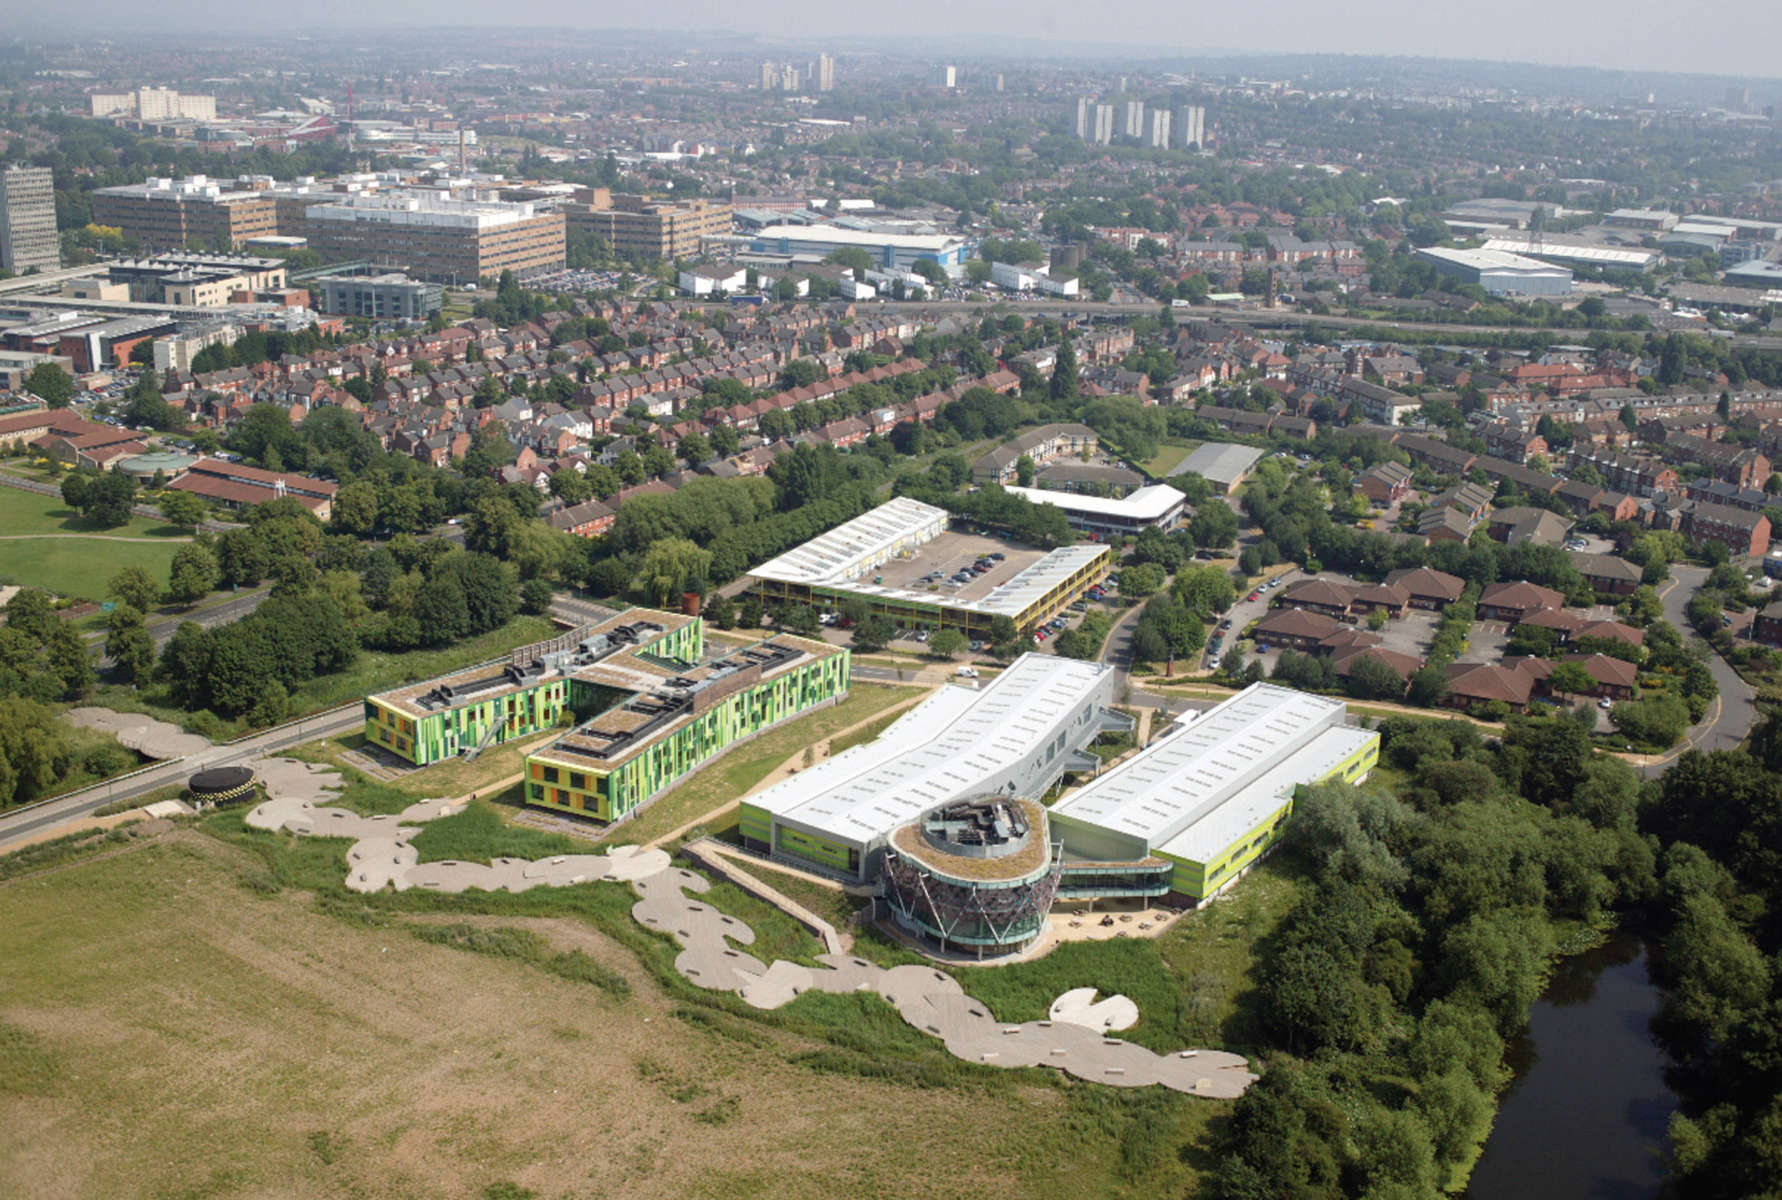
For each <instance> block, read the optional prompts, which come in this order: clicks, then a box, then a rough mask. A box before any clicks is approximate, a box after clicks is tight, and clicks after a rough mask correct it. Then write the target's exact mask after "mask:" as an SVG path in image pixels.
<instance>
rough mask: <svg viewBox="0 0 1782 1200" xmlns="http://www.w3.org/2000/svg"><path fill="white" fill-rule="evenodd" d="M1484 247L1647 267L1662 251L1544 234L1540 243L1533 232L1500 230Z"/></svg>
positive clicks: (1590, 261) (1489, 238)
mask: <svg viewBox="0 0 1782 1200" xmlns="http://www.w3.org/2000/svg"><path fill="white" fill-rule="evenodd" d="M1480 249H1482V250H1502V251H1504V252H1505V253H1507V254H1537V255H1540V256H1542V257H1544V258H1563V259H1567V260H1569V261H1571V262H1587V263H1604V264H1608V265H1615V266H1629V267H1647V266H1651V265H1652V263H1654V262H1655V261H1657V259H1658V252H1657V251H1655V250H1645V249H1641V248H1640V247H1638V246H1633V247H1628V246H1602V245H1598V244H1596V243H1594V242H1584V241H1579V240H1577V239H1574V238H1560V237H1553V236H1551V235H1543V236H1542V237H1541V239H1540V243H1539V244H1538V245H1537V244H1536V243H1535V239H1534V237H1533V235H1531V234H1526V233H1500V234H1494V235H1493V236H1491V237H1488V238H1486V239H1485V244H1484V245H1483V246H1481V247H1480Z"/></svg>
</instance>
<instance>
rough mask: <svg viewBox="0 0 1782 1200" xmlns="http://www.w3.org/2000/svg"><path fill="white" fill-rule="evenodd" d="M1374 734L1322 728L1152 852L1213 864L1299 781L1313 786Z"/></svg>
mask: <svg viewBox="0 0 1782 1200" xmlns="http://www.w3.org/2000/svg"><path fill="white" fill-rule="evenodd" d="M1376 736H1378V735H1377V734H1374V733H1372V732H1370V731H1368V730H1365V729H1350V728H1348V727H1346V726H1338V727H1337V728H1335V729H1326V730H1325V731H1324V732H1323V733H1320V734H1319V735H1318V736H1317V737H1315V738H1313V739H1312V740H1311V742H1310V743H1309V744H1308V745H1306V746H1305V747H1304V748H1303V749H1301V750H1299V751H1298V752H1296V753H1295V754H1293V755H1292V756H1291V757H1289V758H1288V759H1286V760H1285V761H1283V762H1281V763H1279V764H1277V765H1276V766H1275V767H1274V768H1273V769H1271V770H1269V771H1267V772H1265V773H1264V774H1263V775H1262V776H1261V777H1260V778H1259V779H1257V780H1255V781H1254V782H1252V783H1250V784H1247V785H1246V786H1244V787H1242V788H1240V789H1239V790H1238V791H1237V792H1236V793H1234V794H1233V795H1232V796H1230V797H1229V798H1227V799H1226V800H1225V801H1224V803H1222V804H1220V805H1219V806H1218V807H1216V808H1214V809H1213V810H1212V811H1211V812H1209V813H1207V814H1206V815H1205V816H1204V817H1201V818H1200V819H1199V820H1198V821H1195V822H1194V823H1193V824H1192V825H1189V826H1188V827H1187V828H1186V829H1183V830H1182V832H1180V833H1178V834H1176V835H1175V836H1174V837H1172V838H1170V839H1169V840H1168V841H1166V842H1164V843H1163V844H1162V845H1161V846H1158V847H1156V848H1155V849H1156V850H1157V851H1159V852H1161V853H1163V854H1167V855H1169V856H1171V857H1172V858H1179V859H1184V860H1186V861H1188V862H1197V863H1205V864H1208V865H1211V864H1212V862H1213V859H1214V858H1215V857H1217V856H1218V855H1220V854H1222V853H1223V852H1224V851H1225V850H1226V848H1227V847H1229V846H1230V845H1231V844H1232V843H1233V842H1235V841H1237V840H1238V839H1239V838H1241V837H1243V836H1244V835H1245V834H1246V833H1248V832H1249V831H1250V830H1252V829H1254V828H1256V827H1257V826H1258V825H1260V824H1261V823H1262V822H1263V821H1265V820H1267V819H1268V815H1269V814H1270V813H1272V812H1274V811H1275V810H1276V809H1278V808H1280V807H1281V805H1282V803H1283V802H1285V801H1286V800H1287V799H1288V798H1289V797H1290V796H1292V794H1293V789H1294V788H1296V787H1298V786H1299V785H1300V784H1302V783H1312V782H1314V781H1316V780H1319V779H1322V778H1324V777H1325V776H1326V775H1329V774H1330V773H1331V772H1332V771H1334V770H1335V769H1336V765H1337V764H1338V763H1340V762H1342V761H1343V760H1344V759H1345V758H1347V757H1349V755H1351V754H1353V753H1355V751H1357V750H1359V749H1361V747H1363V746H1365V745H1366V744H1367V743H1368V742H1369V741H1370V740H1371V739H1372V738H1374V737H1376Z"/></svg>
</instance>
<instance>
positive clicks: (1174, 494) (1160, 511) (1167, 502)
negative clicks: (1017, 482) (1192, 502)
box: [1004, 451, 1260, 521]
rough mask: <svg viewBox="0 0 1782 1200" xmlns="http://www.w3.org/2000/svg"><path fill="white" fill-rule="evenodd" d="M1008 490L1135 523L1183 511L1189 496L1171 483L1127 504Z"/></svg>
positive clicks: (1147, 489)
mask: <svg viewBox="0 0 1782 1200" xmlns="http://www.w3.org/2000/svg"><path fill="white" fill-rule="evenodd" d="M1258 453H1260V451H1259V452H1258ZM1004 490H1005V491H1007V492H1008V493H1009V494H1010V495H1011V496H1020V497H1021V498H1022V499H1023V500H1030V501H1032V502H1033V503H1035V504H1052V505H1056V506H1057V507H1059V508H1062V509H1065V510H1067V511H1069V512H1080V513H1088V514H1090V515H1092V516H1098V517H1124V518H1126V519H1127V520H1132V521H1155V520H1157V519H1159V518H1160V517H1162V516H1164V515H1165V514H1166V513H1168V512H1169V511H1170V510H1171V509H1177V508H1181V507H1182V505H1183V504H1184V503H1186V501H1187V497H1186V496H1184V495H1182V493H1181V492H1178V491H1177V490H1176V489H1175V488H1173V487H1170V486H1169V485H1168V484H1167V483H1153V484H1151V485H1150V486H1148V487H1142V488H1139V489H1138V490H1137V491H1135V492H1133V493H1132V494H1131V495H1130V496H1127V497H1126V498H1125V499H1123V500H1109V499H1107V498H1106V497H1103V496H1089V495H1085V494H1084V493H1082V492H1055V491H1048V490H1046V489H1045V488H1024V487H1011V488H1005V489H1004Z"/></svg>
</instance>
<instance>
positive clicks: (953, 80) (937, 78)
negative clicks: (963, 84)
mask: <svg viewBox="0 0 1782 1200" xmlns="http://www.w3.org/2000/svg"><path fill="white" fill-rule="evenodd" d="M928 82H929V83H930V84H931V85H932V86H934V87H937V88H940V89H942V90H944V91H951V90H952V89H953V88H956V87H958V86H959V68H958V67H955V66H952V65H950V64H943V65H941V66H938V67H936V68H934V71H933V73H932V74H930V75H929V77H928Z"/></svg>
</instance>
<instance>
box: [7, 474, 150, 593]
mask: <svg viewBox="0 0 1782 1200" xmlns="http://www.w3.org/2000/svg"><path fill="white" fill-rule="evenodd" d="M184 540H185V536H184V531H183V530H181V529H177V528H175V527H174V526H171V525H167V524H163V523H162V522H159V521H150V520H144V519H142V518H140V517H134V518H132V519H131V520H130V522H129V523H128V524H126V525H119V526H117V527H116V528H113V529H104V530H99V529H95V528H94V527H93V526H92V525H91V524H90V523H89V522H87V521H86V520H84V519H83V518H82V517H81V515H80V514H79V513H77V512H75V511H74V510H73V509H71V508H69V507H67V506H66V505H64V504H63V503H62V501H61V499H60V498H58V497H53V496H41V495H38V494H37V493H35V492H24V491H19V490H18V489H17V488H10V487H0V583H10V584H17V585H19V586H21V587H39V588H44V589H45V590H47V591H51V592H54V593H55V594H56V595H58V596H78V597H82V598H85V599H88V600H103V599H104V598H105V585H106V583H107V581H109V580H110V579H111V577H112V576H114V575H116V574H117V573H118V572H119V571H122V570H123V569H124V568H125V567H142V568H143V569H144V570H146V571H147V572H148V573H149V574H150V575H153V576H154V577H155V578H156V579H157V580H162V581H164V580H165V579H166V578H167V571H168V568H169V566H170V565H171V564H172V562H173V556H174V554H175V552H176V551H178V550H179V545H180V543H181V542H182V541H184Z"/></svg>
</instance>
